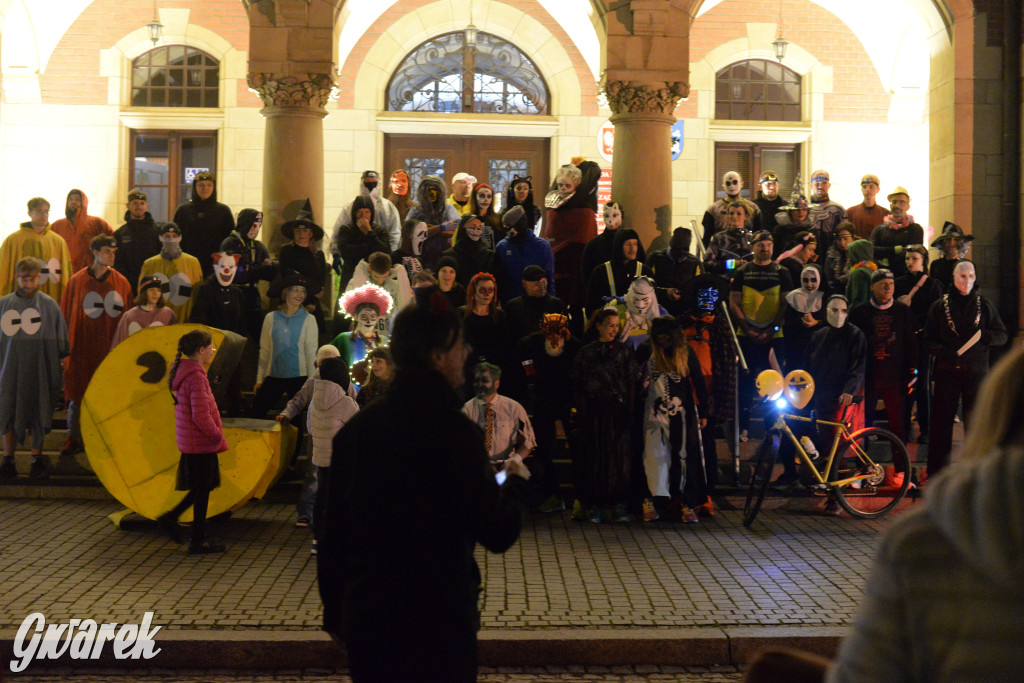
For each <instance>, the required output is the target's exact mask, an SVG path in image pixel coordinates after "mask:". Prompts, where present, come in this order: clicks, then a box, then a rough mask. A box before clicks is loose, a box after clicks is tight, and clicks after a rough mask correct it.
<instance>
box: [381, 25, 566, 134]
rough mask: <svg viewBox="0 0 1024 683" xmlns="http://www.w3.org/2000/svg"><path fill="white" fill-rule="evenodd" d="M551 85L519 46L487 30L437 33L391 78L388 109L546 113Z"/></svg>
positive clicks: (438, 111)
mask: <svg viewBox="0 0 1024 683" xmlns="http://www.w3.org/2000/svg"><path fill="white" fill-rule="evenodd" d="M548 101H549V98H548V88H547V85H546V84H545V83H544V79H543V77H542V76H541V75H540V72H539V71H538V70H537V67H536V66H535V65H534V64H533V62H532V61H530V59H529V57H527V56H526V55H525V54H523V52H522V51H521V50H520V49H519V48H517V47H516V46H515V45H513V44H511V43H509V42H507V41H505V40H502V39H501V38H498V37H497V36H494V35H491V34H489V33H484V32H483V31H475V32H474V33H472V38H470V39H469V40H467V35H466V32H463V31H456V32H453V33H445V34H443V35H440V36H436V37H434V38H432V39H430V40H428V41H426V42H425V43H423V44H421V45H419V46H418V47H417V48H416V49H414V50H413V51H412V52H410V53H409V55H408V56H407V57H406V58H405V60H404V61H403V62H402V64H401V66H399V67H398V69H397V70H396V71H395V73H394V74H393V75H392V77H391V82H390V83H389V84H388V89H387V109H388V110H389V111H422V112H437V113H470V112H472V113H478V114H546V113H548Z"/></svg>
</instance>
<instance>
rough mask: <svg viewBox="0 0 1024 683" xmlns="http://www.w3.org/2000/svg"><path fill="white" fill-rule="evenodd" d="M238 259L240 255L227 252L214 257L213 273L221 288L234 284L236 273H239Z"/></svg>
mask: <svg viewBox="0 0 1024 683" xmlns="http://www.w3.org/2000/svg"><path fill="white" fill-rule="evenodd" d="M238 259H239V256H238V254H229V253H227V252H226V251H225V252H221V253H219V254H214V255H213V272H214V273H215V274H216V276H217V282H219V283H220V286H221V287H227V286H228V285H230V284H231V283H232V282H234V280H235V273H237V272H238Z"/></svg>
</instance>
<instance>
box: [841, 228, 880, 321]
mask: <svg viewBox="0 0 1024 683" xmlns="http://www.w3.org/2000/svg"><path fill="white" fill-rule="evenodd" d="M846 253H847V254H849V256H850V258H849V263H850V277H849V279H848V280H847V282H846V298H847V299H849V300H850V310H851V311H852V310H853V307H854V306H856V305H857V304H863V303H867V301H868V299H869V298H871V273H873V272H875V271H876V270H878V265H877V264H875V262H874V257H875V245H873V244H871V242H869V241H867V240H854V241H853V242H851V243H850V246H849V247H847V248H846Z"/></svg>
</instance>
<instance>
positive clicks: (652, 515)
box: [640, 498, 658, 522]
mask: <svg viewBox="0 0 1024 683" xmlns="http://www.w3.org/2000/svg"><path fill="white" fill-rule="evenodd" d="M640 507H641V508H642V509H643V511H644V521H645V522H653V521H654V520H656V519H658V510H657V509H656V508H655V507H654V501H653V500H651V499H650V498H644V502H643V505H641V506H640Z"/></svg>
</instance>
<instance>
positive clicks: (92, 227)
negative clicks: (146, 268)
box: [50, 190, 159, 275]
mask: <svg viewBox="0 0 1024 683" xmlns="http://www.w3.org/2000/svg"><path fill="white" fill-rule="evenodd" d="M76 193H77V194H80V195H81V196H82V205H81V206H79V207H78V209H77V210H76V211H75V212H74V213H73V214H72V212H71V209H70V208H69V206H68V204H69V201H70V199H71V195H73V194H76ZM64 216H65V217H64V218H60V219H58V220H55V221H54V222H53V225H51V226H50V229H52V230H53V231H54V232H55V233H57V234H58V235H60V236H61V237H63V238H64V241H65V242H67V243H68V252H69V253H70V254H71V268H72V269H73V271H74V272H73V273H69V275H74V273H77V272H78V271H80V270H81V269H82V268H87V267H89V266H91V265H92V262H93V256H92V249H91V247H90V246H89V244H90V243H91V242H92V238H93V237H96V236H97V235H113V234H114V229H113V228H111V227H110V224H109V223H107V222H106V221H105V220H103V219H102V218H100V217H99V216H90V215H89V198H88V197H87V196H85V193H84V192H82V191H81V190H71V191H70V192H68V197H67V200H66V201H65V203H64ZM157 251H159V249H158V250H157ZM150 255H151V256H152V254H150Z"/></svg>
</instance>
